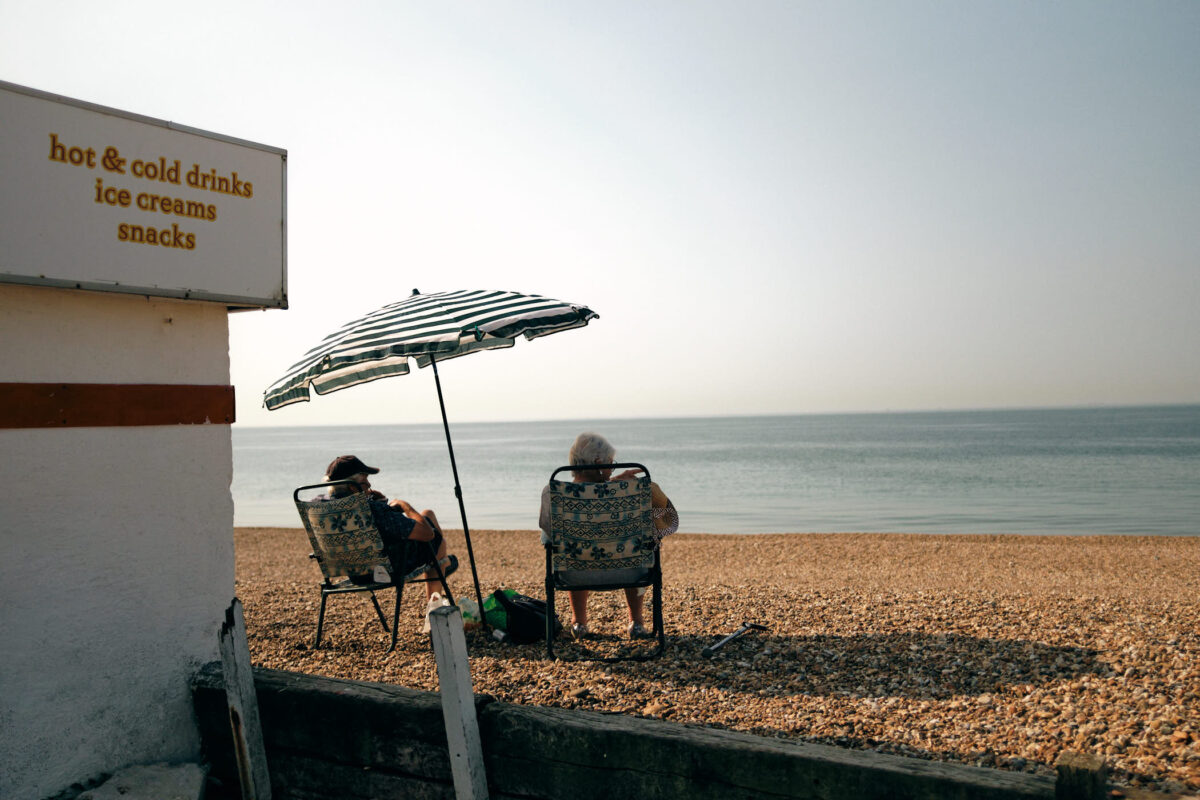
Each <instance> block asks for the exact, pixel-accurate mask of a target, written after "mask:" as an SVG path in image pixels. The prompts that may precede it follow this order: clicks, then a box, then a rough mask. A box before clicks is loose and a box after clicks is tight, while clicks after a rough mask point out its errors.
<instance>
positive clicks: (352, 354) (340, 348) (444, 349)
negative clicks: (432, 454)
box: [263, 289, 599, 628]
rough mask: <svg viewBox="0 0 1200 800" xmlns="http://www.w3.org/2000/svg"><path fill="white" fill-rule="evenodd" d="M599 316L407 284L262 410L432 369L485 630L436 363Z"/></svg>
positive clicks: (342, 333)
mask: <svg viewBox="0 0 1200 800" xmlns="http://www.w3.org/2000/svg"><path fill="white" fill-rule="evenodd" d="M598 318H599V315H598V314H596V313H595V312H594V311H592V310H591V309H590V308H587V307H586V306H580V305H576V304H573V303H564V302H562V301H560V300H551V299H550V298H548V297H540V296H538V295H526V294H517V293H516V292H500V291H461V292H440V293H438V294H424V295H423V294H421V293H420V292H418V291H417V290H416V289H414V290H413V293H412V296H410V297H406V298H405V299H403V300H401V301H399V302H396V303H390V304H388V305H386V306H384V307H382V308H380V309H378V310H377V311H372V312H371V313H370V314H367V315H366V316H364V317H361V318H359V319H356V320H354V321H353V322H349V323H347V324H345V325H343V326H342V327H341V328H339V329H338V330H337V331H335V332H333V333H331V334H330V335H329V336H327V337H325V339H324V341H322V342H321V343H320V344H318V345H317V346H316V347H314V348H313V349H312V350H309V351H308V352H307V353H305V354H304V357H303V358H301V359H300V360H299V361H297V362H296V363H295V364H293V365H292V367H291V369H289V370H288V371H287V374H285V375H284V376H283V377H282V378H280V379H279V380H277V381H276V382H275V383H273V384H271V386H270V387H269V388H268V389H267V390H266V392H265V393H264V395H263V404H264V405H265V406H266V407H267V408H268V409H276V408H283V407H284V406H287V405H291V404H292V403H303V402H306V401H308V399H309V389H310V387H311V389H312V390H313V391H315V392H316V393H317V394H328V393H329V392H336V391H337V390H339V389H348V388H350V387H351V386H357V385H358V384H360V383H367V382H369V381H373V380H378V379H379V378H390V377H392V376H395V375H406V374H408V371H409V367H408V360H409V359H410V358H412V359H415V360H416V362H417V365H418V366H421V367H426V366H432V367H433V378H434V383H435V384H436V386H437V394H438V405H439V406H440V407H441V411H442V427H443V428H444V429H445V431H446V447H447V448H449V450H450V469H451V471H452V472H453V474H454V496H455V497H456V498H457V499H458V511H459V514H460V515H461V516H462V524H463V536H464V538H465V539H466V543H467V555H468V557H469V558H470V562H471V576H472V578H473V580H474V582H475V598H476V600H477V601H478V603H479V608H480V617H481V619H483V624H484V627H485V628H486V627H487V618H486V616H484V615H483V593H482V592H481V591H480V588H479V574H478V572H477V571H476V569H475V552H474V549H473V548H472V547H471V529H470V527H469V526H468V525H467V509H466V506H465V505H464V503H463V496H462V486H460V485H459V481H458V465H457V463H455V460H454V443H453V442H452V441H451V439H450V423H449V422H448V421H447V419H446V403H445V402H444V400H443V399H442V382H441V379H439V378H438V372H437V365H438V362H439V361H445V360H446V359H450V358H457V357H458V356H464V355H467V354H468V353H474V352H476V351H477V350H492V349H495V348H497V347H512V346H513V345H514V344H515V343H516V341H517V337H518V336H524V337H525V338H526V339H536V338H537V337H539V336H548V335H550V334H551V333H558V332H559V331H566V330H570V329H572V328H582V327H583V326H584V325H587V324H588V322H589V321H591V320H593V319H598Z"/></svg>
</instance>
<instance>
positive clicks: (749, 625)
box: [700, 622, 769, 658]
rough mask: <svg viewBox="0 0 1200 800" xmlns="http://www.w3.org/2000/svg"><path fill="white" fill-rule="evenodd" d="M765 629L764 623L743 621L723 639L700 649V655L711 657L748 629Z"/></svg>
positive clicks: (744, 633)
mask: <svg viewBox="0 0 1200 800" xmlns="http://www.w3.org/2000/svg"><path fill="white" fill-rule="evenodd" d="M765 630H769V629H768V628H767V626H766V625H759V624H758V623H755V622H743V623H742V627H740V628H738V629H737V630H736V631H734V632H733V633H731V634H729V635H728V636H726V637H725V638H724V639H722V640H721V641H719V642H717V643H716V644H710V645H709V646H708V647H706V648H704V649H703V650H701V651H700V655H701V656H703V657H704V658H712V657H713V654H714V653H716V652H717V651H718V650H720V649H721V648H722V647H724V646H725V645H727V644H729V643H730V642H732V641H733V640H734V639H736V638H738V637H739V636H745V635H746V634H747V633H750V631H765Z"/></svg>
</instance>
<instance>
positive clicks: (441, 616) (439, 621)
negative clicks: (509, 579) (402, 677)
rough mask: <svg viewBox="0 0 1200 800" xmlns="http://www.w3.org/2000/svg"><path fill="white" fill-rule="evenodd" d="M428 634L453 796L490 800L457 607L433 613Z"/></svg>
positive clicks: (437, 610) (442, 608)
mask: <svg viewBox="0 0 1200 800" xmlns="http://www.w3.org/2000/svg"><path fill="white" fill-rule="evenodd" d="M429 631H430V634H431V635H432V636H433V655H434V658H435V659H436V660H437V671H438V684H439V686H440V687H441V695H442V718H443V719H444V720H445V722H446V742H447V744H448V745H449V747H450V774H451V775H453V776H454V795H455V797H456V798H457V799H458V800H487V797H488V788H487V772H486V770H485V769H484V765H483V745H482V744H481V742H480V739H479V720H478V719H477V718H476V716H475V695H474V694H473V693H472V691H471V666H470V662H468V661H467V639H466V637H465V636H464V635H463V622H462V612H461V611H459V609H458V606H442V607H441V608H436V609H434V610H433V611H431V612H430V613H429Z"/></svg>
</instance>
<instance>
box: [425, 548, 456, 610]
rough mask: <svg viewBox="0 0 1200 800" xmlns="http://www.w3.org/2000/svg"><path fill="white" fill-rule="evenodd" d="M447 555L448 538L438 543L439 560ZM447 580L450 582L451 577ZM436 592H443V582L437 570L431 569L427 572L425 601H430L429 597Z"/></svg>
mask: <svg viewBox="0 0 1200 800" xmlns="http://www.w3.org/2000/svg"><path fill="white" fill-rule="evenodd" d="M445 557H446V540H445V539H442V541H441V542H440V543H439V544H438V549H437V560H438V561H441V560H442V559H443V558H445ZM443 569H444V567H443ZM446 582H447V583H449V582H450V578H449V577H447V578H446ZM434 592H437V593H438V594H441V592H442V582H441V581H440V580H438V574H437V572H436V571H434V570H429V572H426V573H425V601H426V602H429V598H431V597H433V593H434Z"/></svg>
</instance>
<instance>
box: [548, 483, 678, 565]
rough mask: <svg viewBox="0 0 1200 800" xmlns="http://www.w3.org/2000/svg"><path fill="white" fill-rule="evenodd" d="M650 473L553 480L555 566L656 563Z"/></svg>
mask: <svg viewBox="0 0 1200 800" xmlns="http://www.w3.org/2000/svg"><path fill="white" fill-rule="evenodd" d="M654 534H655V528H654V522H653V515H652V508H651V495H650V478H649V477H646V476H641V477H637V478H633V479H631V480H620V481H609V482H608V483H574V482H572V481H560V480H551V481H550V538H551V539H552V544H551V545H550V548H551V563H552V565H553V569H554V571H555V572H559V571H570V570H589V571H591V570H606V571H607V570H630V569H638V568H649V567H651V566H653V564H654V551H655V547H656V546H657V538H656V537H655V535H654Z"/></svg>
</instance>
